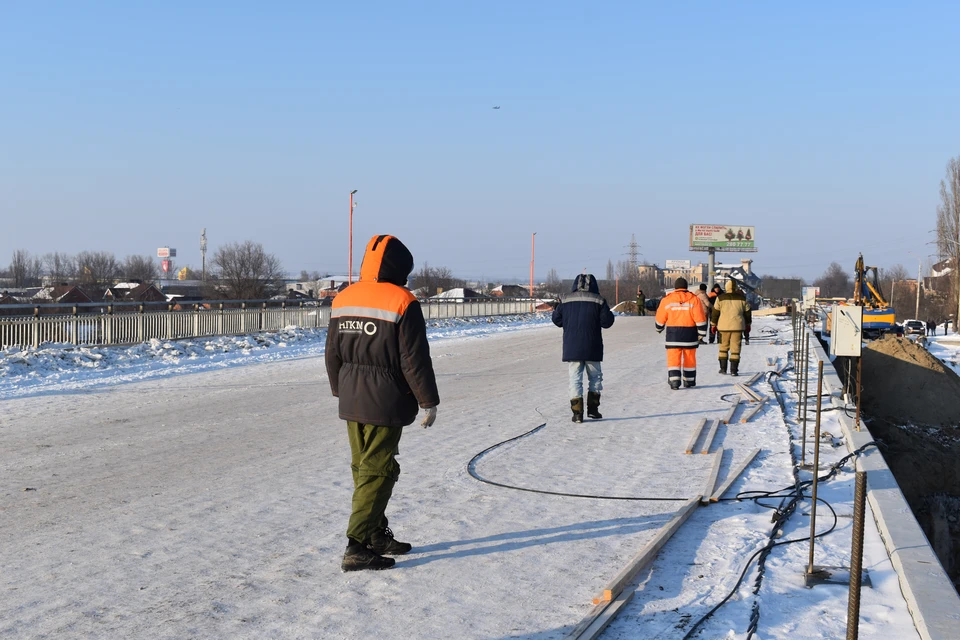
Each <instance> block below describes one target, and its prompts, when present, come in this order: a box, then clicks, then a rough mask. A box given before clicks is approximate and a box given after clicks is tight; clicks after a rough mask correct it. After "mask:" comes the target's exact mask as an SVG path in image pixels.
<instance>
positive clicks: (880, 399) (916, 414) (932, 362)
mask: <svg viewBox="0 0 960 640" xmlns="http://www.w3.org/2000/svg"><path fill="white" fill-rule="evenodd" d="M862 357H863V392H862V393H863V409H864V411H865V412H866V413H867V414H868V415H870V416H873V417H877V418H881V419H883V420H886V421H888V422H891V423H893V424H900V425H917V426H932V427H956V426H960V400H958V399H960V376H958V375H957V374H956V373H954V372H953V370H951V369H950V368H949V367H947V366H945V365H944V364H943V363H942V362H940V361H939V360H937V359H936V358H935V357H933V356H932V355H930V352H929V351H927V350H926V349H924V348H923V347H922V346H920V345H918V344H916V343H915V342H913V341H912V340H907V339H905V338H896V337H887V338H884V339H883V340H876V341H874V342H871V343H870V344H869V346H867V347H865V348H864V350H863V354H862Z"/></svg>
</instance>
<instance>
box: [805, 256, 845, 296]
mask: <svg viewBox="0 0 960 640" xmlns="http://www.w3.org/2000/svg"><path fill="white" fill-rule="evenodd" d="M813 286H815V287H820V295H821V296H822V297H824V298H849V297H850V296H851V295H853V280H852V279H851V278H850V274H849V273H847V272H846V271H844V269H843V265H841V264H840V263H839V262H831V263H830V266H829V267H827V270H826V271H824V272H823V275H821V276H820V277H819V278H817V279H816V280H814V281H813Z"/></svg>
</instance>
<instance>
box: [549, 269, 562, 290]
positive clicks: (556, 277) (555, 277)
mask: <svg viewBox="0 0 960 640" xmlns="http://www.w3.org/2000/svg"><path fill="white" fill-rule="evenodd" d="M544 287H546V289H547V291H548V292H549V293H560V289H562V288H563V281H562V280H560V274H559V273H557V270H556V269H553V268H551V269H550V271H548V272H547V280H546V282H544Z"/></svg>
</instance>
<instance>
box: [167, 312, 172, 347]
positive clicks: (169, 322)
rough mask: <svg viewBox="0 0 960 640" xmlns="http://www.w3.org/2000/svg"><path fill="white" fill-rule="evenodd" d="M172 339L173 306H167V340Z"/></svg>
mask: <svg viewBox="0 0 960 640" xmlns="http://www.w3.org/2000/svg"><path fill="white" fill-rule="evenodd" d="M172 337H173V305H172V304H167V340H169V339H171V338H172Z"/></svg>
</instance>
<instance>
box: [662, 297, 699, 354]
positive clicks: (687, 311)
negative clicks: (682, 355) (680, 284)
mask: <svg viewBox="0 0 960 640" xmlns="http://www.w3.org/2000/svg"><path fill="white" fill-rule="evenodd" d="M656 327H657V331H663V330H664V329H666V330H667V342H666V347H667V349H696V348H697V345H698V344H700V338H702V337H703V336H705V335H707V314H706V313H704V311H703V304H702V303H701V302H700V298H698V297H697V296H696V295H694V294H692V293H690V292H689V291H687V290H686V289H674V290H673V291H672V292H671V293H670V294H668V295H666V296H664V298H663V300H661V301H660V306H659V307H658V308H657V318H656Z"/></svg>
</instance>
